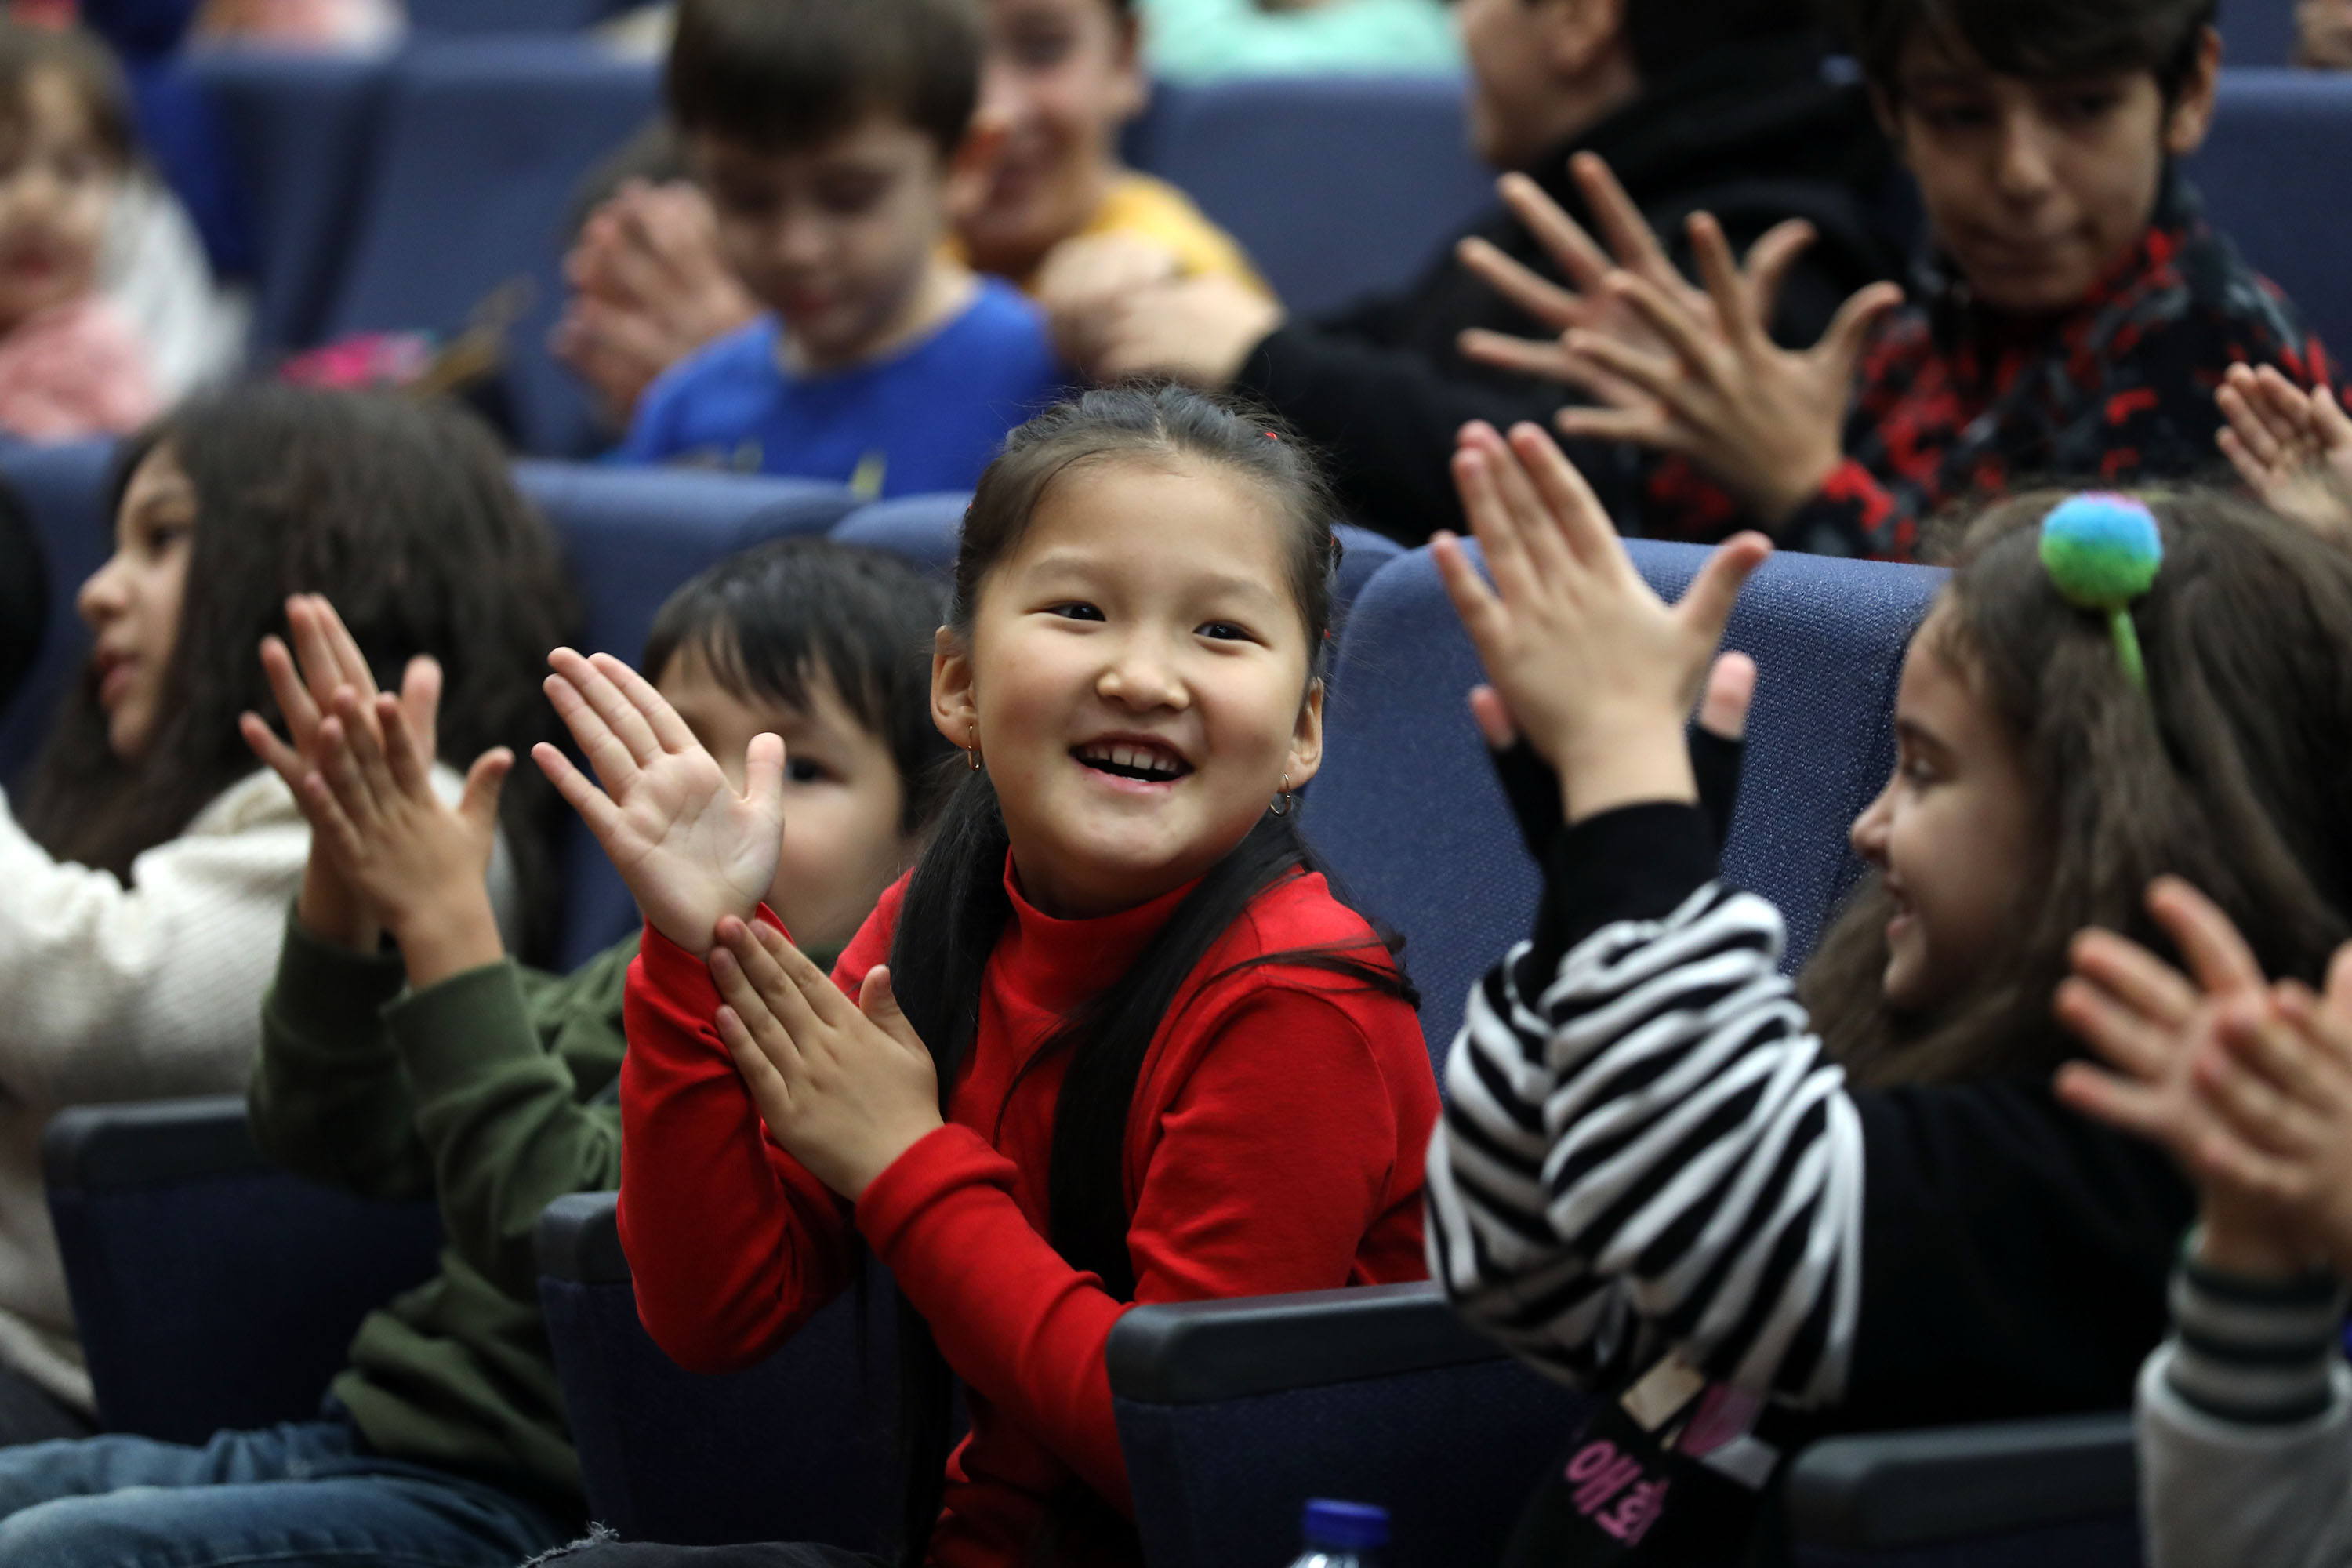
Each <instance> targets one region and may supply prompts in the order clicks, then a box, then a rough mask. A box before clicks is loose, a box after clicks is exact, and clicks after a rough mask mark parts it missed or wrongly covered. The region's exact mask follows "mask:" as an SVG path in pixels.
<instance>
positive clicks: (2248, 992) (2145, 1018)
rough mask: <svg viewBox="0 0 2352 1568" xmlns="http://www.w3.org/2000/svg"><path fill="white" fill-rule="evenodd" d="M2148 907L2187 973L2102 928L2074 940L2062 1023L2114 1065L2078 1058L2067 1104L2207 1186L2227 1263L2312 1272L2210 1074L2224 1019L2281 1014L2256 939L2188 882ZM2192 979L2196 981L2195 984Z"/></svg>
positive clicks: (2153, 892) (2162, 884)
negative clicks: (2237, 1167) (2236, 1165)
mask: <svg viewBox="0 0 2352 1568" xmlns="http://www.w3.org/2000/svg"><path fill="white" fill-rule="evenodd" d="M2147 907H2148V911H2149V912H2150V913H2151V914H2153V915H2154V916H2155V917H2156V920H2157V922H2158V924H2159V925H2161V926H2162V927H2163V928H2164V929H2165V931H2167V932H2168V934H2169V935H2170V936H2171V937H2172V939H2173V941H2174V942H2175V943H2176V944H2177V945H2178V946H2179V950H2180V952H2181V955H2182V956H2183V957H2184V958H2185V959H2186V960H2187V961H2188V963H2189V974H2183V973H2180V972H2179V970H2177V969H2175V968H2173V967H2172V966H2171V965H2170V964H2168V963H2165V962H2164V961H2163V960H2162V959H2160V958H2158V957H2157V956H2156V955H2155V954H2154V953H2152V952H2148V951H2147V949H2146V948H2143V947H2141V946H2140V945H2139V944H2138V943H2137V942H2131V941H2129V940H2127V939H2126V938H2124V937H2121V936H2118V935H2116V933H2115V932H2113V931H2098V930H2091V931H2084V932H2083V933H2082V934H2081V935H2079V936H2077V937H2076V938H2075V939H2074V948H2073V952H2072V953H2071V957H2072V960H2073V963H2074V973H2073V974H2072V975H2070V976H2069V977H2067V978H2066V979H2065V980H2064V981H2063V982H2061V983H2060V984H2059V986H2058V991H2057V994H2056V996H2055V998H2054V1004H2055V1010H2056V1012H2057V1016H2058V1020H2059V1022H2060V1023H2062V1024H2063V1025H2065V1026H2066V1027H2067V1028H2068V1029H2070V1030H2072V1031H2073V1032H2074V1034H2075V1035H2076V1036H2077V1037H2079V1038H2081V1039H2082V1041H2083V1042H2084V1044H2085V1045H2087V1046H2089V1047H2091V1049H2092V1050H2093V1051H2094V1052H2095V1053H2096V1054H2097V1055H2098V1056H2099V1057H2100V1058H2102V1059H2103V1060H2104V1061H2105V1063H2106V1064H2107V1065H2106V1066H2105V1068H2101V1067H2097V1066H2095V1065H2093V1064H2092V1063H2090V1062H2069V1063H2067V1064H2066V1065H2065V1066H2064V1067H2063V1068H2059V1069H2058V1079H2057V1090H2058V1097H2059V1098H2060V1099H2061V1100H2064V1101H2065V1102H2066V1103H2067V1104H2069V1105H2071V1106H2073V1107H2074V1109H2075V1110H2079V1111H2081V1112H2083V1113H2084V1115H2086V1116H2092V1117H2095V1118H2097V1119H2098V1120H2100V1121H2105V1122H2106V1123H2108V1124H2109V1125H2110V1126H2113V1127H2116V1128H2120V1129H2121V1130H2123V1131H2126V1132H2131V1133H2136V1134H2137V1135H2138V1136H2140V1137H2143V1138H2146V1139H2147V1140H2149V1141H2150V1142H2154V1143H2157V1144H2159V1145H2160V1146H2162V1147H2163V1148H2164V1149H2166V1150H2167V1151H2168V1152H2170V1153H2171V1155H2172V1156H2173V1158H2174V1160H2175V1161H2177V1162H2178V1163H2179V1165H2180V1166H2181V1168H2182V1169H2183V1170H2184V1171H2186V1172H2187V1173H2189V1177H2190V1178H2191V1179H2192V1180H2193V1181H2195V1182H2196V1183H2197V1184H2198V1186H2199V1189H2200V1194H2201V1196H2202V1206H2203V1214H2204V1248H2205V1256H2206V1258H2207V1260H2208V1261H2210V1262H2211V1263H2212V1264H2213V1265H2214V1266H2215V1267H2216V1268H2226V1269H2229V1270H2231V1271H2232V1272H2237V1273H2244V1274H2249V1275H2257V1276H2270V1275H2291V1274H2295V1273H2299V1272H2301V1270H2302V1268H2304V1267H2305V1263H2306V1262H2307V1260H2308V1257H2309V1248H2308V1244H2307V1243H2306V1242H2305V1240H2304V1239H2302V1237H2301V1235H2300V1232H2299V1228H2298V1226H2296V1225H2295V1223H2294V1220H2293V1218H2292V1216H2290V1215H2287V1214H2286V1213H2285V1212H2284V1210H2282V1209H2281V1208H2280V1206H2279V1205H2277V1204H2276V1203H2274V1202H2273V1200H2272V1199H2271V1198H2269V1197H2268V1196H2267V1195H2265V1194H2262V1193H2260V1192H2257V1191H2255V1190H2253V1189H2252V1188H2251V1187H2249V1186H2248V1185H2247V1184H2244V1183H2242V1182H2241V1181H2239V1180H2237V1179H2235V1177H2234V1174H2233V1161H2232V1160H2231V1144H2232V1143H2234V1142H2236V1141H2237V1140H2236V1136H2235V1134H2234V1133H2233V1131H2231V1126H2230V1124H2229V1122H2228V1121H2226V1120H2225V1119H2224V1118H2223V1117H2222V1116H2221V1114H2219V1113H2218V1112H2217V1111H2216V1110H2215V1108H2214V1105H2213V1102H2212V1100H2211V1098H2210V1096H2209V1094H2208V1093H2207V1092H2206V1091H2205V1090H2204V1089H2203V1088H2202V1086H2201V1085H2200V1078H2201V1077H2203V1076H2205V1073H2206V1072H2210V1068H2206V1069H2204V1071H2200V1063H2204V1062H2206V1061H2208V1060H2218V1059H2219V1058H2217V1057H2216V1056H2215V1053H2216V1051H2217V1050H2218V1049H2219V1048H2220V1047H2219V1046H2218V1044H2217V1042H2218V1041H2219V1039H2220V1038H2221V1034H2222V1031H2223V1024H2224V1020H2225V1019H2228V1018H2233V1017H2235V1018H2242V1016H2244V1015H2245V1014H2246V1013H2247V1012H2248V1010H2250V1009H2251V1010H2252V1014H2254V1015H2256V1016H2267V1015H2269V1013H2270V1011H2271V998H2270V994H2269V986H2268V982H2267V981H2266V980H2265V979H2264V978H2263V972H2262V966H2261V965H2260V964H2259V963H2257V962H2256V961H2255V959H2254V955H2253V952H2252V950H2251V949H2250V948H2248V947H2247V946H2246V942H2245V939H2244V938H2243V937H2242V936H2241V935H2239V933H2238V930H2237V928H2236V927H2235V926H2233V925H2231V923H2230V919H2229V917H2228V916H2227V915H2224V914H2223V913H2222V912H2221V910H2219V909H2217V908H2216V907H2215V906H2214V905H2213V903H2212V902H2211V900H2208V899H2207V898H2206V897H2205V896H2204V895H2203V894H2202V893H2200V892H2199V891H2198V890H2197V889H2194V888H2192V887H2190V886H2189V884H2188V883H2187V882H2184V881H2182V880H2181V879H2179V878H2178V877H2159V878H2158V879H2157V880H2156V881H2155V883H2154V884H2152V885H2151V886H2150V888H2149V889H2148V894H2147ZM2192 976H2193V978H2192Z"/></svg>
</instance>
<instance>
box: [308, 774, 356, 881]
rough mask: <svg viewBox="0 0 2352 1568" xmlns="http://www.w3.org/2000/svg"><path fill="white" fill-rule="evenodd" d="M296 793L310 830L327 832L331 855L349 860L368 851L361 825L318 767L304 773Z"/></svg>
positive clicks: (347, 861)
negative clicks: (363, 839) (344, 805)
mask: <svg viewBox="0 0 2352 1568" xmlns="http://www.w3.org/2000/svg"><path fill="white" fill-rule="evenodd" d="M297 794H299V795H300V797H301V801H302V816H303V819H304V820H305V821H307V822H309V823H310V831H311V832H312V833H323V834H324V835H326V838H327V850H328V853H329V854H331V855H334V856H337V857H339V858H341V859H342V860H343V861H344V862H346V863H350V862H352V861H356V860H357V859H359V858H361V856H362V854H364V853H365V851H366V845H365V843H364V842H363V841H362V839H361V837H360V831H359V828H358V827H357V826H355V825H354V824H353V823H352V818H351V814H350V813H348V812H346V811H345V810H344V809H343V803H342V802H341V800H340V799H338V798H337V797H336V795H335V786H334V785H333V784H331V783H330V782H329V781H328V779H327V777H326V775H325V774H324V773H320V772H319V771H318V770H316V769H313V770H312V771H310V773H305V774H304V775H303V777H302V786H301V788H300V789H299V791H298V792H297Z"/></svg>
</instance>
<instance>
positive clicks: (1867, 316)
mask: <svg viewBox="0 0 2352 1568" xmlns="http://www.w3.org/2000/svg"><path fill="white" fill-rule="evenodd" d="M1902 303H1903V290H1902V289H1900V288H1899V287H1897V286H1896V285H1895V284H1893V283H1873V284H1872V285H1870V286H1869V287H1868V288H1866V289H1859V290H1857V291H1856V292H1855V293H1854V294H1853V297H1852V298H1851V299H1849V300H1846V302H1845V303H1844V304H1843V305H1840V306H1839V307H1838V312H1837V314H1836V315H1835V316H1833V317H1832V318H1831V319H1830V325H1829V330H1828V331H1825V332H1823V333H1822V341H1821V342H1820V343H1819V344H1817V345H1816V346H1815V347H1814V349H1813V354H1814V356H1815V358H1816V359H1817V360H1818V361H1819V363H1822V364H1824V365H1826V366H1828V367H1829V369H1830V372H1831V374H1832V378H1833V379H1834V380H1835V381H1836V383H1837V384H1838V386H1839V387H1840V388H1841V389H1843V388H1845V387H1849V386H1852V385H1853V378H1854V373H1855V372H1856V370H1858V369H1859V368H1860V367H1861V364H1862V356H1863V352H1864V350H1865V349H1867V348H1868V347H1869V346H1870V335H1871V334H1872V333H1873V332H1874V331H1877V330H1878V323H1879V321H1880V319H1881V318H1882V317H1884V316H1885V314H1886V313H1887V312H1888V311H1889V310H1894V309H1895V308H1896V307H1897V306H1899V305H1901V304H1902Z"/></svg>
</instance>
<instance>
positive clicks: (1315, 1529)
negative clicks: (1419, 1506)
mask: <svg viewBox="0 0 2352 1568" xmlns="http://www.w3.org/2000/svg"><path fill="white" fill-rule="evenodd" d="M1306 1533H1307V1545H1309V1546H1321V1547H1330V1548H1335V1549H1337V1550H1339V1551H1342V1552H1363V1551H1368V1550H1370V1549H1371V1548H1373V1547H1376V1546H1386V1545H1387V1544H1388V1543H1389V1510H1386V1509H1384V1508H1374V1507H1373V1506H1372V1505H1371V1504H1370V1503H1362V1502H1334V1501H1332V1500H1329V1499H1328V1498H1317V1499H1315V1500H1313V1501H1311V1502H1309V1503H1308V1504H1307V1531H1306Z"/></svg>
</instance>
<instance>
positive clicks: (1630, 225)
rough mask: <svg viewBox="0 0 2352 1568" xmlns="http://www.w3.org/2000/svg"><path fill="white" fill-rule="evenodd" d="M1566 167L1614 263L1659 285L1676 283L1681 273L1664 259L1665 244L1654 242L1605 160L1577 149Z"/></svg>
mask: <svg viewBox="0 0 2352 1568" xmlns="http://www.w3.org/2000/svg"><path fill="white" fill-rule="evenodd" d="M1569 168H1570V171H1571V172H1572V173H1573V174H1575V176H1576V183H1577V184H1578V186H1579V187H1580V189H1581V190H1582V191H1583V192H1584V201H1585V205H1587V206H1588V207H1590V208H1591V211H1592V217H1593V221H1594V222H1595V223H1597V224H1599V225H1600V226H1601V237H1602V238H1603V239H1604V240H1606V241H1607V242H1608V244H1609V250H1610V254H1612V255H1613V256H1614V257H1616V258H1617V264H1618V265H1619V266H1621V267H1622V268H1626V269H1627V270H1629V271H1633V272H1638V273H1640V274H1641V275H1642V276H1643V277H1645V278H1647V279H1650V280H1651V281H1652V282H1654V283H1656V284H1660V285H1662V286H1667V285H1674V284H1679V283H1680V282H1681V281H1682V274H1681V273H1679V272H1677V271H1675V264H1674V263H1673V262H1672V261H1671V260H1669V259H1667V257H1666V251H1665V247H1664V246H1662V245H1660V244H1659V243H1658V236H1657V233H1656V231H1655V230H1654V229H1652V228H1651V227H1650V220H1649V219H1648V218H1646V217H1644V216H1642V209H1641V208H1640V207H1638V206H1636V205H1633V197H1631V196H1629V195H1626V194H1625V187H1624V186H1623V185H1621V184H1618V183H1617V175H1616V174H1615V173H1614V172H1613V171H1612V170H1611V169H1610V167H1609V165H1608V163H1606V162H1605V161H1604V160H1603V159H1602V158H1601V156H1600V155H1599V154H1598V153H1578V154H1577V155H1576V156H1575V157H1573V158H1571V159H1570V160H1569Z"/></svg>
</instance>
